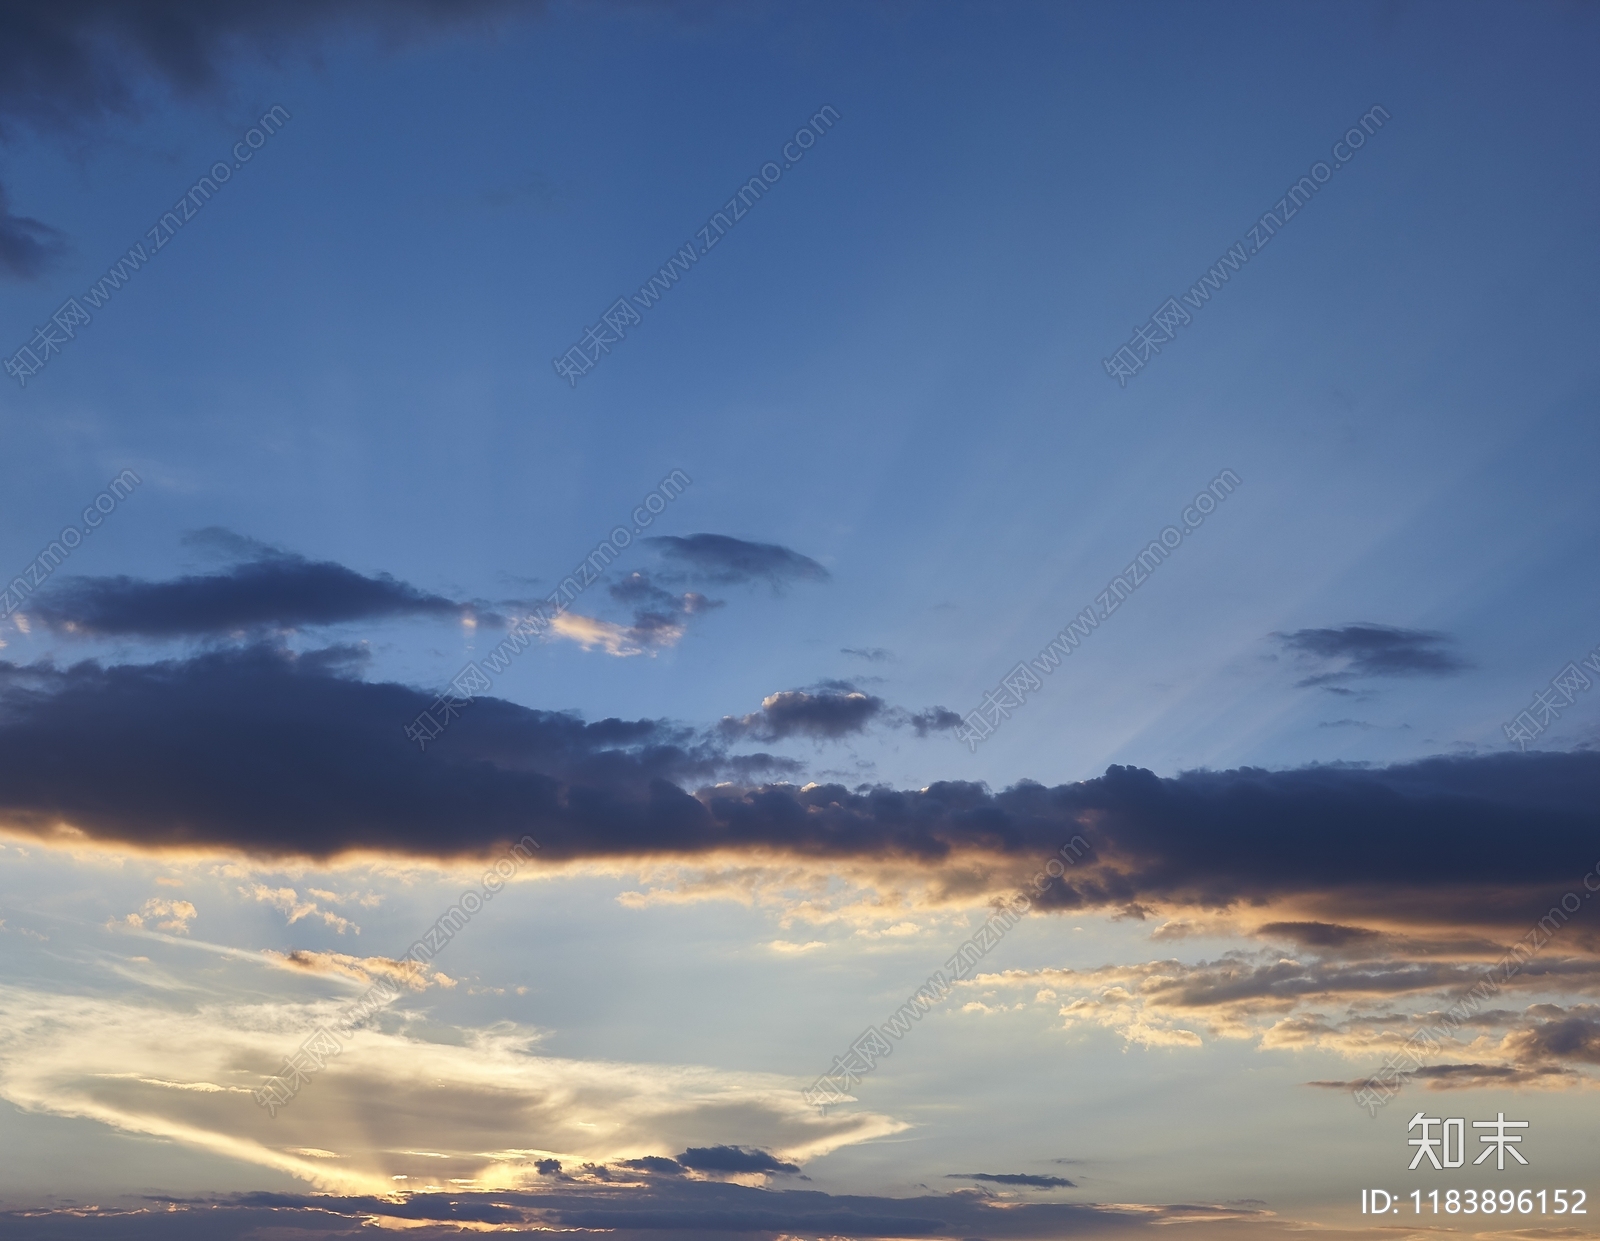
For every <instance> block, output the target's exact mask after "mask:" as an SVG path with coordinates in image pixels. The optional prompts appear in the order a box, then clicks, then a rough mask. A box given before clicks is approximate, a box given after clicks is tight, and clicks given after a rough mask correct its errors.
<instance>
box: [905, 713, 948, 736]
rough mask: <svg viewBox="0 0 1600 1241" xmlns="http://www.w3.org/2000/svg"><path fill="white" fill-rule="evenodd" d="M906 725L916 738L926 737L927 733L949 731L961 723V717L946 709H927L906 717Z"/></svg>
mask: <svg viewBox="0 0 1600 1241" xmlns="http://www.w3.org/2000/svg"><path fill="white" fill-rule="evenodd" d="M906 723H908V724H910V725H911V728H912V731H914V732H915V733H916V734H917V736H919V737H926V736H927V735H928V734H929V733H940V732H947V731H949V730H950V729H952V728H954V727H955V726H956V725H957V724H959V723H961V717H960V716H959V715H957V714H956V713H955V712H954V711H952V710H950V709H949V708H948V707H928V708H926V709H925V710H922V711H918V712H917V713H916V714H915V715H908V716H906Z"/></svg>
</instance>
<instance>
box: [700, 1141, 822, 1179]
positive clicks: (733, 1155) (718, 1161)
mask: <svg viewBox="0 0 1600 1241" xmlns="http://www.w3.org/2000/svg"><path fill="white" fill-rule="evenodd" d="M678 1162H679V1163H680V1164H682V1165H683V1166H684V1167H685V1168H693V1169H694V1170H695V1171H696V1172H782V1173H794V1172H798V1171H800V1167H799V1165H798V1164H792V1163H784V1162H783V1161H782V1160H781V1159H775V1158H773V1156H772V1155H770V1154H769V1153H767V1152H766V1151H763V1150H753V1149H751V1148H749V1147H744V1146H691V1147H690V1148H689V1149H688V1150H686V1151H684V1152H683V1154H681V1155H679V1156H678Z"/></svg>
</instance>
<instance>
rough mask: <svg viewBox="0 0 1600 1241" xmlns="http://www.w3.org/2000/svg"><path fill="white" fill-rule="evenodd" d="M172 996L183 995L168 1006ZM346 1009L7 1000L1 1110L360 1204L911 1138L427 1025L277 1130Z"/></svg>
mask: <svg viewBox="0 0 1600 1241" xmlns="http://www.w3.org/2000/svg"><path fill="white" fill-rule="evenodd" d="M165 998H166V997H163V999H165ZM336 1011H337V1006H336V1005H335V1004H333V1003H330V1002H321V1003H309V1004H307V1003H298V1004H289V1003H273V1004H216V1005H205V1004H199V1005H194V1006H192V1007H187V1008H179V1007H176V1006H173V1005H172V1004H170V1003H167V1004H157V1003H154V1002H150V1001H147V1000H145V999H142V998H141V999H120V998H108V997H91V996H84V995H56V994H50V993H46V992H41V991H37V990H32V989H26V988H21V987H0V1096H3V1097H4V1098H5V1099H7V1100H8V1101H10V1102H11V1103H13V1104H15V1105H16V1106H18V1107H20V1108H23V1109H26V1110H30V1111H37V1112H45V1113H50V1114H54V1115H59V1116H73V1117H81V1118H84V1119H86V1120H92V1121H97V1122H100V1123H102V1124H105V1125H110V1126H113V1127H115V1128H118V1129H120V1130H123V1131H126V1132H131V1133H142V1134H149V1135H153V1136H157V1137H161V1138H165V1139H168V1140H171V1141H175V1142H180V1143H184V1144H186V1145H190V1146H193V1147H196V1148H200V1149H204V1150H208V1151H211V1152H213V1153H216V1154H219V1155H225V1156H227V1157H230V1158H234V1159H241V1160H244V1161H246V1162H249V1163H254V1164H258V1165H261V1166H265V1167H271V1168H276V1169H278V1170H280V1171H283V1172H287V1173H289V1174H291V1175H293V1176H296V1177H299V1178H301V1179H303V1180H305V1181H307V1182H309V1183H311V1184H313V1185H315V1186H317V1187H319V1188H322V1189H327V1190H336V1191H342V1192H354V1193H383V1192H389V1191H391V1190H392V1189H393V1188H394V1187H395V1185H396V1184H398V1183H401V1182H397V1181H396V1180H395V1178H397V1177H399V1178H405V1180H404V1182H403V1183H404V1184H405V1185H406V1186H407V1187H408V1188H413V1189H420V1188H426V1187H428V1186H440V1187H447V1186H449V1185H450V1184H451V1182H452V1181H470V1182H472V1183H473V1184H475V1185H477V1186H479V1187H481V1188H496V1187H504V1188H512V1187H516V1186H518V1185H521V1184H523V1183H525V1182H528V1181H530V1180H533V1179H535V1178H536V1173H535V1170H534V1168H533V1161H534V1160H536V1159H550V1158H554V1159H560V1160H562V1161H563V1162H564V1163H579V1164H581V1163H584V1162H594V1163H603V1162H611V1161H617V1160H622V1159H634V1158H639V1157H642V1156H646V1155H660V1156H671V1155H675V1154H677V1153H678V1152H680V1151H682V1150H684V1149H686V1148H688V1147H708V1146H718V1145H724V1144H726V1145H739V1146H746V1147H759V1148H761V1149H763V1150H768V1151H771V1152H772V1153H773V1154H774V1155H776V1156H777V1157H779V1158H781V1159H783V1160H787V1161H791V1162H796V1163H804V1162H805V1161H806V1160H808V1159H812V1158H815V1157H817V1156H820V1155H823V1154H826V1153H828V1152H830V1151H832V1150H835V1149H837V1148H839V1147H841V1146H844V1145H847V1144H850V1143H855V1142H862V1141H866V1140H868V1139H870V1138H874V1137H880V1136H884V1135H887V1134H891V1133H895V1132H898V1131H900V1130H902V1129H904V1128H906V1126H905V1125H904V1124H902V1123H900V1122H897V1121H895V1120H892V1119H890V1118H889V1117H886V1116H882V1115H878V1114H874V1113H868V1112H852V1111H848V1110H842V1109H830V1114H829V1115H828V1116H826V1117H824V1116H820V1115H818V1113H817V1111H816V1109H814V1108H812V1107H810V1106H808V1105H807V1104H806V1103H805V1101H804V1099H803V1098H802V1097H801V1094H800V1089H801V1086H802V1085H803V1084H804V1083H801V1082H799V1081H789V1080H787V1079H783V1078H779V1077H775V1076H772V1075H770V1074H757V1073H748V1072H727V1071H722V1070H718V1069H713V1068H705V1067H698V1066H688V1065H662V1064H625V1063H617V1062H590V1061H580V1060H568V1059H558V1058H554V1057H548V1056H540V1055H538V1054H537V1052H536V1050H535V1041H536V1036H534V1035H531V1034H529V1033H528V1032H526V1031H523V1030H518V1029H513V1028H511V1027H509V1026H505V1025H502V1026H497V1027H495V1028H494V1029H492V1030H488V1031H484V1030H460V1031H457V1032H456V1035H455V1037H454V1040H453V1041H451V1042H448V1043H446V1042H443V1041H440V1040H439V1038H438V1035H437V1033H436V1032H433V1033H431V1034H430V1037H428V1038H426V1039H425V1038H421V1037H413V1036H410V1035H408V1034H407V1033H406V1028H407V1020H406V1017H407V1015H406V1014H404V1013H402V1012H398V1011H396V1010H390V1012H389V1013H388V1014H386V1018H387V1019H386V1020H384V1023H383V1026H382V1028H376V1029H363V1030H358V1031H356V1032H355V1033H354V1034H352V1035H350V1036H348V1037H346V1038H345V1039H344V1047H343V1050H342V1052H341V1054H339V1055H337V1056H335V1057H334V1058H332V1059H331V1060H330V1061H329V1062H328V1065H327V1067H326V1068H325V1069H324V1070H323V1071H322V1072H320V1073H318V1074H316V1075H315V1076H314V1077H312V1078H311V1079H310V1081H309V1082H308V1083H307V1084H305V1085H303V1086H302V1087H301V1090H300V1093H299V1095H298V1096H297V1097H296V1098H295V1099H294V1100H293V1101H291V1102H290V1103H289V1104H288V1106H286V1107H284V1108H282V1109H281V1110H280V1111H279V1112H278V1115H277V1117H276V1118H275V1119H274V1118H272V1117H269V1116H268V1114H267V1112H266V1111H265V1110H264V1109H262V1108H260V1107H258V1106H257V1105H256V1103H255V1102H254V1100H253V1098H252V1093H251V1092H252V1090H253V1089H255V1088H257V1087H259V1086H260V1084H261V1082H262V1081H263V1080H264V1079H265V1078H266V1076H267V1075H269V1074H271V1073H273V1072H275V1071H276V1070H277V1069H278V1068H279V1067H280V1066H281V1065H282V1063H283V1059H284V1057H285V1055H286V1054H288V1053H289V1052H290V1051H292V1050H293V1049H294V1048H295V1047H296V1046H298V1045H299V1043H300V1042H301V1041H302V1040H303V1039H304V1038H305V1036H306V1035H307V1033H309V1032H310V1031H311V1030H312V1029H314V1028H315V1027H316V1026H317V1025H318V1024H320V1023H323V1022H326V1021H329V1020H330V1019H331V1018H332V1017H333V1015H334V1013H335V1012H336Z"/></svg>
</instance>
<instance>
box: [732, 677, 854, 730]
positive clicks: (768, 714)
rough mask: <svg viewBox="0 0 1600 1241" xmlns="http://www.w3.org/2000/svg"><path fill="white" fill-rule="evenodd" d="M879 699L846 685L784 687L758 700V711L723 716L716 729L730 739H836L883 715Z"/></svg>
mask: <svg viewBox="0 0 1600 1241" xmlns="http://www.w3.org/2000/svg"><path fill="white" fill-rule="evenodd" d="M884 707H885V703H884V701H883V699H881V698H877V697H874V696H873V695H871V694H863V693H862V692H861V691H860V690H858V689H854V688H850V687H839V688H834V687H829V688H818V689H815V690H800V689H788V690H782V691H780V692H778V693H776V694H769V695H767V697H765V698H763V699H762V700H761V710H760V711H757V712H753V713H752V714H750V715H745V716H739V717H737V718H736V717H734V716H731V715H730V716H724V717H723V720H722V723H721V725H720V726H719V730H720V732H721V733H722V735H723V736H724V737H726V738H728V739H729V740H730V741H738V740H744V739H746V738H748V739H750V740H753V741H765V742H771V741H783V740H786V739H787V738H789V737H810V738H813V739H815V740H818V741H836V740H838V739H839V738H841V737H848V736H850V735H852V734H854V733H860V732H864V731H865V730H866V727H867V725H868V724H870V723H871V722H872V721H873V720H874V719H876V718H878V717H879V716H880V715H882V714H883V711H884Z"/></svg>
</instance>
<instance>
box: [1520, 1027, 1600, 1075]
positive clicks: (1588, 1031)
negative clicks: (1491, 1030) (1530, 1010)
mask: <svg viewBox="0 0 1600 1241" xmlns="http://www.w3.org/2000/svg"><path fill="white" fill-rule="evenodd" d="M1510 1041H1511V1051H1512V1053H1513V1054H1514V1055H1515V1056H1516V1057H1517V1059H1519V1060H1576V1061H1580V1062H1581V1063H1583V1064H1600V1021H1594V1020H1591V1019H1588V1018H1584V1017H1565V1018H1562V1019H1561V1020H1558V1021H1543V1022H1540V1023H1539V1024H1538V1025H1535V1026H1532V1027H1530V1028H1528V1029H1525V1030H1519V1031H1517V1032H1516V1033H1514V1034H1513V1035H1512V1036H1511V1040H1510Z"/></svg>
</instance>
